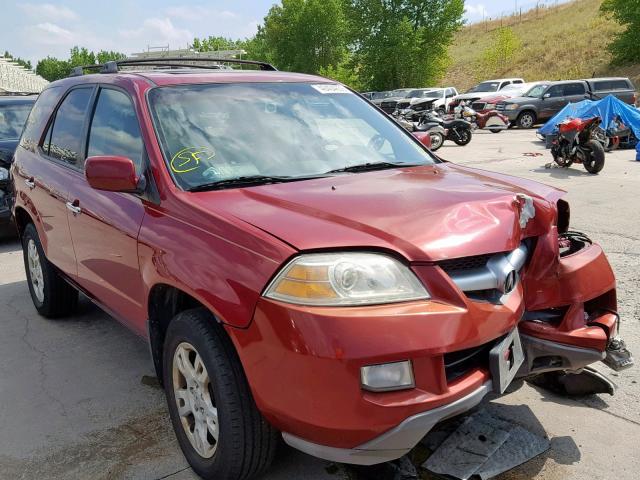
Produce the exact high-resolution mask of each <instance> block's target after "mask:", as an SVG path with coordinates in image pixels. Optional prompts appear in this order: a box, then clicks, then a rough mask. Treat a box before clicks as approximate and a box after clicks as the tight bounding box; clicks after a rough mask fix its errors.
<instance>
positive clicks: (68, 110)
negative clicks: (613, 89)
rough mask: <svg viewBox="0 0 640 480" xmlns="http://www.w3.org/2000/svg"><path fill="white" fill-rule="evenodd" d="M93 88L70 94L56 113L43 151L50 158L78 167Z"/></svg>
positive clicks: (77, 90) (80, 89)
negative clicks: (83, 129)
mask: <svg viewBox="0 0 640 480" xmlns="http://www.w3.org/2000/svg"><path fill="white" fill-rule="evenodd" d="M92 93H93V88H77V89H75V90H72V91H71V92H69V94H68V95H67V96H66V98H65V99H64V100H63V101H62V104H61V105H60V108H58V111H57V112H56V117H55V119H54V120H53V123H52V124H51V127H50V132H49V133H48V134H47V139H48V137H49V135H50V140H49V141H48V142H47V139H45V144H44V145H43V149H44V150H45V153H47V154H48V155H49V156H50V157H53V158H57V159H58V160H62V161H63V162H65V163H68V164H69V165H72V166H74V167H78V165H79V163H80V157H81V151H82V133H83V131H82V127H83V126H84V121H85V117H86V113H87V107H88V106H89V101H90V100H91V95H92Z"/></svg>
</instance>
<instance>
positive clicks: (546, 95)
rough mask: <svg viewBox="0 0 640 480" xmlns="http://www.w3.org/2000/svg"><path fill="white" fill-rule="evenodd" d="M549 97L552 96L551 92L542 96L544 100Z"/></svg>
mask: <svg viewBox="0 0 640 480" xmlns="http://www.w3.org/2000/svg"><path fill="white" fill-rule="evenodd" d="M549 97H551V94H550V93H545V94H544V95H543V96H542V99H543V100H544V99H545V98H549Z"/></svg>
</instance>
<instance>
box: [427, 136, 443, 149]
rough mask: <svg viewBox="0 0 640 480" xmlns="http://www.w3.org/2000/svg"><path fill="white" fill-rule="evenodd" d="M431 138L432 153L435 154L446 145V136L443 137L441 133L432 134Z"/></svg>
mask: <svg viewBox="0 0 640 480" xmlns="http://www.w3.org/2000/svg"><path fill="white" fill-rule="evenodd" d="M429 136H430V137H431V151H432V152H435V151H436V150H438V149H439V148H440V147H441V146H442V144H443V143H444V135H442V134H441V133H439V132H436V133H430V134H429Z"/></svg>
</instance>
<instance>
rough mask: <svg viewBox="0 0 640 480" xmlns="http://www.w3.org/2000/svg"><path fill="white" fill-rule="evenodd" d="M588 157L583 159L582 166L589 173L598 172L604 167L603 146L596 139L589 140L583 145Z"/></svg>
mask: <svg viewBox="0 0 640 480" xmlns="http://www.w3.org/2000/svg"><path fill="white" fill-rule="evenodd" d="M585 150H588V151H589V157H588V158H586V159H585V160H584V168H585V170H586V171H587V172H589V173H594V174H595V173H598V172H599V171H601V170H602V169H603V168H604V147H603V146H602V144H601V143H600V142H599V141H597V140H589V141H588V142H587V143H586V145H585Z"/></svg>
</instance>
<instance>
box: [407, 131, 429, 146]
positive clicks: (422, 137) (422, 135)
mask: <svg viewBox="0 0 640 480" xmlns="http://www.w3.org/2000/svg"><path fill="white" fill-rule="evenodd" d="M411 134H412V135H413V136H414V137H416V138H417V139H418V141H419V142H420V143H421V144H422V145H424V146H425V147H427V148H429V149H431V135H429V133H427V132H411Z"/></svg>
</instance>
